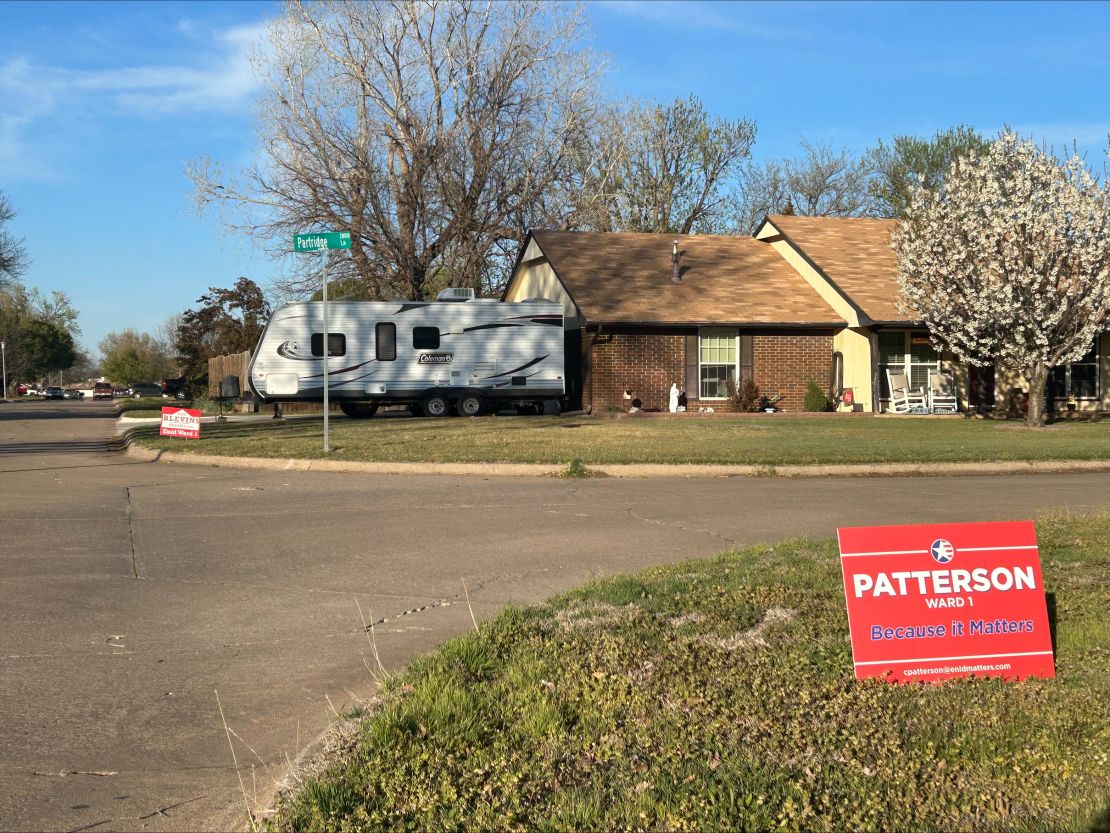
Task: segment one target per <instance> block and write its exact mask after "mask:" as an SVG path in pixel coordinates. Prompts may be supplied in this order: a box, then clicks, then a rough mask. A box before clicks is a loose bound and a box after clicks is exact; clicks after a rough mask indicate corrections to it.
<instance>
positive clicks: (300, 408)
mask: <svg viewBox="0 0 1110 833" xmlns="http://www.w3.org/2000/svg"><path fill="white" fill-rule="evenodd" d="M250 360H251V354H250V351H249V350H248V351H247V352H245V353H231V354H229V355H226V356H213V357H212V358H210V359H209V360H208V397H209V398H210V399H215V398H216V397H218V396H219V395H220V379H222V378H223V377H224V376H238V377H239V393H240V398H239V402H238V403H236V404H237V406H238V408H239V410H241V411H256V410H257V409H258V403H257V402H255V401H254V397H253V396H252V394H251V390H250V387H249V386H248V385H247V366H248V365H249V364H250ZM281 410H282V412H283V413H288V414H322V413H323V412H324V406H323V403H320V402H286V403H283V404H282V406H281ZM330 410H331V411H333V412H334V411H338V410H339V406H338V405H335V404H333V405H332V406H331V409H330Z"/></svg>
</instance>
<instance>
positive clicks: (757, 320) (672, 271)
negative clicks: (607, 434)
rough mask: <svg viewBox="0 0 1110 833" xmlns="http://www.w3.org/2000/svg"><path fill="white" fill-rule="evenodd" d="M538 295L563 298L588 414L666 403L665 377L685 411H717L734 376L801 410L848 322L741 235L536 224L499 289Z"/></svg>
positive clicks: (517, 296)
mask: <svg viewBox="0 0 1110 833" xmlns="http://www.w3.org/2000/svg"><path fill="white" fill-rule="evenodd" d="M676 248H677V252H676V251H675V249H676ZM676 255H677V263H676V262H675V260H676ZM676 272H677V274H676ZM538 297H543V298H548V299H551V300H557V301H560V302H562V304H563V307H564V313H565V320H566V327H567V386H568V394H569V395H570V398H571V400H572V404H578V402H579V401H580V402H581V404H582V406H583V407H585V408H591V406H592V408H593V409H594V410H595V411H603V410H608V409H618V408H619V409H621V410H626V409H627V408H628V405H629V402H630V401H631V399H632V398H636V399H640V400H641V401H642V402H643V407H644V408H663V409H665V408H666V406H667V399H668V394H669V391H670V387H671V384H672V383H675V384H677V385H678V387H679V388H680V389H684V390H685V391H686V395H687V398H688V408H689V409H691V410H696V409H697V408H698V407H713V408H714V410H720V409H726V408H728V407H729V395H730V389H731V387H732V386H733V385H735V384H736V382H737V380H738V379H742V378H752V379H754V381H755V383H756V384H757V385H759V386H760V389H761V390H762V391H763V392H764V393H765V394H771V395H775V394H778V395H781V396H782V397H783V399H782V401H781V402H780V405H781V406H782V407H783V408H785V409H787V410H791V411H795V410H801V408H802V397H803V396H804V393H805V388H806V383H807V382H808V381H810V380H813V381H815V382H817V383H818V384H819V385H820V386H821V387H822V388H827V387H828V386H829V382H830V373H831V370H832V353H833V336H834V334H835V333H836V332H837V331H838V330H841V329H843V328H844V327H845V326H846V323H847V322H846V321H845V320H844V318H843V317H842V316H841V315H839V314H837V313H836V312H835V311H834V310H833V309H832V308H831V307H830V306H829V304H828V303H826V302H825V301H824V300H823V299H822V298H821V296H820V294H819V293H818V292H817V291H816V290H814V289H813V287H811V286H810V285H809V284H808V283H807V282H806V281H805V279H804V278H803V277H802V276H801V275H799V274H798V272H797V271H796V270H795V269H794V268H792V267H791V266H790V265H789V263H787V261H786V260H785V259H784V258H783V257H782V256H781V255H779V254H778V253H777V252H775V250H774V249H773V248H772V247H771V246H770V245H768V244H767V243H765V242H763V241H760V240H756V239H754V238H750V237H731V236H728V237H718V236H710V235H696V236H677V237H674V236H665V235H656V234H603V233H593V232H559V231H535V232H532V233H531V234H530V235H529V237H528V239H527V240H526V241H525V244H524V246H523V247H522V249H521V253H520V256H519V258H518V262H517V265H516V267H515V269H514V272H513V276H512V278H511V279H510V281H509V285H508V287H507V288H506V290H505V295H504V298H505V300H523V299H525V298H538ZM576 369H578V370H579V373H578V376H577V378H575V370H576ZM626 391H627V392H628V394H627V397H626V393H625V392H626Z"/></svg>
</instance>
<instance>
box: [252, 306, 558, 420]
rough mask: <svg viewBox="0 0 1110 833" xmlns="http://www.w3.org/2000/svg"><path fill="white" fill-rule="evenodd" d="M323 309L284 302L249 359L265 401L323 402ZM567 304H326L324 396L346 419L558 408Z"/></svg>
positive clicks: (257, 393) (256, 391)
mask: <svg viewBox="0 0 1110 833" xmlns="http://www.w3.org/2000/svg"><path fill="white" fill-rule="evenodd" d="M322 307H323V305H322V304H321V303H319V302H315V301H309V302H293V303H288V304H283V305H282V306H281V307H279V308H278V309H277V310H276V311H275V312H274V314H273V317H271V318H270V322H269V323H268V324H267V325H266V329H265V331H264V332H263V333H262V337H261V338H260V339H259V342H258V347H257V349H256V350H255V352H254V355H253V356H252V357H251V361H250V365H249V368H248V373H247V376H248V381H249V385H250V388H251V390H252V391H253V392H254V394H255V396H256V397H258V399H259V400H260V401H262V402H267V403H269V402H322V401H323V398H324V327H323V309H322ZM563 338H564V337H563V308H562V305H561V304H557V303H552V302H550V301H531V300H530V301H520V302H516V303H502V302H500V301H493V300H476V299H474V297H473V291H472V290H459V289H447V290H444V291H443V292H441V293H440V296H439V299H438V300H436V301H428V302H410V301H391V302H377V301H337V302H331V303H329V304H328V351H329V352H328V364H329V367H328V376H329V378H330V385H329V388H328V398H329V399H330V400H332V401H334V402H337V403H339V406H340V408H341V409H342V411H343V413H345V414H347V415H348V416H351V417H371V416H373V415H374V414H375V413H376V412H377V410H378V407H379V406H381V405H386V404H390V405H392V404H402V405H410V406H412V407H413V411H414V413H423V414H424V415H425V416H437V417H438V416H444V415H447V414H450V413H458V414H460V415H462V416H478V415H481V414H483V413H489V412H491V411H496V410H500V408H502V407H504V406H506V405H510V404H513V405H517V406H526V407H528V408H531V409H535V408H537V407H538V408H539V409H540V410H542V409H543V403H544V402H548V401H550V400H556V401H557V402H562V400H563V397H564V394H565V385H564V379H563V375H564V369H563Z"/></svg>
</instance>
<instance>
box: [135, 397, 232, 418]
mask: <svg viewBox="0 0 1110 833" xmlns="http://www.w3.org/2000/svg"><path fill="white" fill-rule="evenodd" d="M116 405H117V406H118V407H119V411H120V415H121V416H122V415H126V416H129V417H136V418H151V417H160V416H162V408H196V409H198V410H199V411H201V413H203V414H207V415H211V414H217V413H219V412H220V410H219V405H218V404H217V403H215V402H211V401H209V400H207V399H201V400H197V401H196V402H193V401H190V400H188V399H165V398H161V397H159V398H154V397H149V396H148V397H143V398H141V399H117V400H116ZM225 410H227V409H225Z"/></svg>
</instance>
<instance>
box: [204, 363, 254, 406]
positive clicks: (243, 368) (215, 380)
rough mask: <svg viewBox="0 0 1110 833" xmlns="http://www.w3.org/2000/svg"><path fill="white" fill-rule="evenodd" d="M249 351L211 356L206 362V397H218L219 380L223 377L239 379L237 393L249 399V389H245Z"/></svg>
mask: <svg viewBox="0 0 1110 833" xmlns="http://www.w3.org/2000/svg"><path fill="white" fill-rule="evenodd" d="M250 360H251V354H250V351H247V352H245V353H231V354H230V355H226V356H213V357H212V358H210V359H209V360H208V397H209V398H210V399H215V398H216V397H218V396H219V395H220V379H222V378H224V376H238V377H239V391H240V393H241V394H242V395H244V396H247V397H248V398H249V393H250V388H248V387H247V365H248V364H249V363H250Z"/></svg>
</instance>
